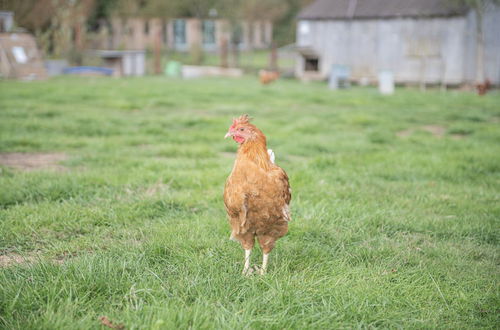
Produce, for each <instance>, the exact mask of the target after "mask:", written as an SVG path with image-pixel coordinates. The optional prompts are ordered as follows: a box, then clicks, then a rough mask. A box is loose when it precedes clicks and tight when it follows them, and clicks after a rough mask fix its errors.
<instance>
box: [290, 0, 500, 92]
mask: <svg viewBox="0 0 500 330" xmlns="http://www.w3.org/2000/svg"><path fill="white" fill-rule="evenodd" d="M457 3H458V2H453V1H449V0H317V1H315V2H313V3H312V4H311V5H309V6H308V7H306V8H304V9H303V10H302V11H301V12H300V13H299V15H298V25H297V42H296V45H297V49H298V53H299V55H298V61H297V63H296V68H295V71H296V72H295V73H296V75H297V76H298V77H301V78H303V79H325V78H326V77H328V75H329V74H330V71H331V70H332V68H334V67H335V66H340V67H347V68H348V71H349V72H350V77H351V79H352V80H354V81H367V82H368V81H371V82H374V81H376V78H377V75H378V74H379V73H380V72H382V71H391V72H392V73H393V75H394V79H395V81H396V82H398V83H421V82H423V83H430V84H436V83H440V84H449V85H458V84H463V83H471V82H474V80H475V79H476V66H477V62H476V15H475V12H474V11H473V10H471V9H468V8H467V7H465V6H459V5H457ZM498 22H500V7H498V6H494V5H490V6H489V7H488V8H487V10H486V12H485V15H484V20H483V31H484V45H485V46H484V68H485V69H484V72H485V78H487V79H489V80H490V81H491V82H492V83H494V84H497V85H498V84H500V28H499V25H498V24H499V23H498Z"/></svg>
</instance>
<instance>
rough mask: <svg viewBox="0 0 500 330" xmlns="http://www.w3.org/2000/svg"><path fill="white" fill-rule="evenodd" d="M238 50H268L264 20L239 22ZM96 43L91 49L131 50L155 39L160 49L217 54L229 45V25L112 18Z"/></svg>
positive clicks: (195, 20)
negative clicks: (203, 51)
mask: <svg viewBox="0 0 500 330" xmlns="http://www.w3.org/2000/svg"><path fill="white" fill-rule="evenodd" d="M240 30H241V33H240V37H239V40H238V41H237V43H238V45H239V48H240V49H242V50H246V49H262V48H268V47H269V46H270V45H271V42H272V33H273V32H272V31H273V25H272V23H271V21H268V20H258V21H253V22H246V21H242V22H241V24H240ZM98 35H100V38H98V40H97V41H98V42H99V44H96V45H94V48H105V49H135V50H144V49H146V48H153V47H154V43H155V40H156V38H158V37H159V38H160V40H161V43H162V45H163V46H165V47H167V48H168V49H171V50H176V51H180V52H183V51H188V50H190V49H191V48H193V47H197V48H199V49H203V50H205V51H209V52H210V51H213V52H216V51H219V50H220V47H221V45H222V43H223V40H226V41H227V42H230V41H231V40H230V39H231V34H230V31H229V22H228V21H227V20H225V19H198V18H176V19H170V20H163V19H160V18H151V19H144V18H129V19H126V20H125V19H121V18H113V19H112V20H111V26H110V28H108V27H105V26H103V27H101V29H100V31H98Z"/></svg>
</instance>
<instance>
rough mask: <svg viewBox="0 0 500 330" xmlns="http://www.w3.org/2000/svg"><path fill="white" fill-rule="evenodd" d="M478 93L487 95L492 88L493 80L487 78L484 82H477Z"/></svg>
mask: <svg viewBox="0 0 500 330" xmlns="http://www.w3.org/2000/svg"><path fill="white" fill-rule="evenodd" d="M476 89H477V94H478V95H485V94H486V93H487V92H488V91H489V90H490V89H491V81H490V80H489V79H486V80H485V81H484V83H482V84H476Z"/></svg>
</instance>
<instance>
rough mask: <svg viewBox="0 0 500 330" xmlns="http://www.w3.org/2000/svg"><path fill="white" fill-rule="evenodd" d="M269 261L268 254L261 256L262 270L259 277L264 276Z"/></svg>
mask: <svg viewBox="0 0 500 330" xmlns="http://www.w3.org/2000/svg"><path fill="white" fill-rule="evenodd" d="M268 259H269V253H263V254H262V268H261V269H260V270H259V274H260V275H264V274H265V273H266V270H267V261H268Z"/></svg>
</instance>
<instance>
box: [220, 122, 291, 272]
mask: <svg viewBox="0 0 500 330" xmlns="http://www.w3.org/2000/svg"><path fill="white" fill-rule="evenodd" d="M227 137H232V138H233V140H234V141H236V142H237V143H238V153H237V155H236V160H235V162H234V166H233V170H232V172H231V174H230V175H229V177H228V178H227V181H226V185H225V187H224V204H225V206H226V211H227V215H228V219H229V223H230V225H231V237H230V238H231V239H232V240H235V241H237V242H240V244H241V246H242V247H243V249H244V250H245V266H244V268H243V274H245V275H248V274H250V273H251V272H252V271H253V269H251V268H250V254H251V251H252V249H253V247H254V244H255V238H257V241H258V242H259V245H260V247H261V250H262V253H263V257H262V267H261V268H260V269H257V270H258V272H259V273H260V274H264V273H265V272H266V269H267V264H268V258H269V253H270V252H271V250H272V249H273V248H274V246H275V244H276V241H277V240H278V239H279V238H281V237H283V236H284V235H285V234H286V233H287V232H288V222H289V221H290V220H291V216H290V200H291V197H292V196H291V190H290V185H289V183H288V176H287V175H286V173H285V171H284V170H283V169H281V168H280V167H279V166H277V165H275V164H274V153H273V151H272V150H267V146H266V137H265V135H264V134H263V133H262V131H261V130H259V129H258V128H257V127H256V126H255V125H253V124H251V123H250V118H249V117H248V116H247V115H243V116H241V117H239V118H238V119H233V124H232V125H231V126H230V127H229V130H228V132H227V134H226V136H225V138H227ZM271 157H272V159H271Z"/></svg>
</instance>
